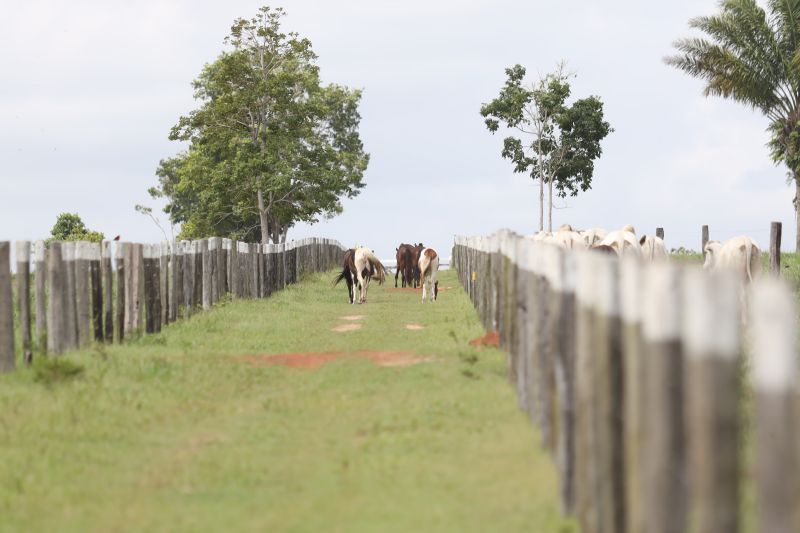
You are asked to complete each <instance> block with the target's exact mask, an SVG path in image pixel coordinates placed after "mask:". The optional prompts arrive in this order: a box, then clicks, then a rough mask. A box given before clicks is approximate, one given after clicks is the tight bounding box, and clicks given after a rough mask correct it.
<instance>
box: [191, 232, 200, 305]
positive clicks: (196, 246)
mask: <svg viewBox="0 0 800 533" xmlns="http://www.w3.org/2000/svg"><path fill="white" fill-rule="evenodd" d="M192 250H193V253H194V305H195V306H196V307H202V306H203V254H202V253H201V250H200V241H192Z"/></svg>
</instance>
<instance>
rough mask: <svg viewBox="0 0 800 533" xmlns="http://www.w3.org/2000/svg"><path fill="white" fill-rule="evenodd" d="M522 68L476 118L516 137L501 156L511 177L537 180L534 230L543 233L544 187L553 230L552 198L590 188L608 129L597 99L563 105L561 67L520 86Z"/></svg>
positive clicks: (565, 79)
mask: <svg viewBox="0 0 800 533" xmlns="http://www.w3.org/2000/svg"><path fill="white" fill-rule="evenodd" d="M525 72H526V71H525V68H524V67H523V66H521V65H515V66H513V67H511V68H507V69H506V76H507V79H506V83H505V85H504V86H503V88H502V89H501V90H500V95H499V96H498V97H497V98H495V99H494V100H492V101H491V102H489V103H488V104H483V105H482V106H481V111H480V112H481V115H482V116H483V117H484V118H485V124H486V127H487V128H488V129H489V131H491V132H492V133H495V132H497V131H498V130H499V128H500V126H501V124H502V125H504V126H505V127H506V128H509V129H515V130H517V131H518V132H519V133H520V134H521V136H520V137H515V136H513V135H512V136H508V137H506V138H505V139H504V141H503V151H502V156H503V157H504V158H506V159H510V160H511V162H512V163H513V164H514V172H519V173H525V174H529V175H530V176H531V178H532V179H534V180H537V179H538V180H539V230H540V231H541V230H543V229H544V186H545V183H546V184H547V188H548V199H549V202H548V217H547V220H548V223H547V227H548V230H549V231H552V230H553V193H554V188H555V192H556V194H557V195H558V196H559V197H562V198H565V197H566V196H567V195H570V196H577V194H578V192H579V191H586V190H588V189H590V188H591V186H592V176H593V174H594V160H595V159H597V158H598V157H600V155H601V154H602V149H601V147H600V141H602V140H603V139H604V138H605V137H606V136H607V135H608V134H609V133H610V132H611V131H613V130H612V128H611V127H610V125H609V124H608V122H606V121H605V120H603V103H602V101H601V100H600V99H599V98H598V97H596V96H590V97H588V98H584V99H581V100H577V101H576V102H574V103H573V104H572V105H571V106H568V105H567V99H568V98H569V96H570V85H569V79H570V77H572V75H570V74H568V73H567V72H566V71H565V69H564V64H563V63H562V64H560V65H559V66H558V68H557V69H556V71H555V72H552V73H550V74H547V75H546V76H544V77H542V78H540V79H539V80H538V81H537V82H536V83H531V84H526V83H525V81H524V80H525Z"/></svg>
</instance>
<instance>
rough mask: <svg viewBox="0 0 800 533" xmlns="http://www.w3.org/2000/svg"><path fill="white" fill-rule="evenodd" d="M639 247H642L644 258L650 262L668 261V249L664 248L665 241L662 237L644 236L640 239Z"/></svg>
mask: <svg viewBox="0 0 800 533" xmlns="http://www.w3.org/2000/svg"><path fill="white" fill-rule="evenodd" d="M639 245H640V246H641V247H642V257H643V258H645V259H647V260H648V261H663V260H665V259H667V247H666V246H664V240H663V239H662V238H661V237H656V236H654V235H643V236H642V238H641V239H639Z"/></svg>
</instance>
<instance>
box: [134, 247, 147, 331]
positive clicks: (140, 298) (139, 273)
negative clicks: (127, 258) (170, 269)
mask: <svg viewBox="0 0 800 533" xmlns="http://www.w3.org/2000/svg"><path fill="white" fill-rule="evenodd" d="M132 271H133V272H132V273H133V282H134V287H133V290H132V293H133V296H134V301H133V325H134V329H135V330H136V332H137V333H139V334H141V332H142V330H143V329H144V321H145V310H144V308H145V277H144V245H143V244H141V243H134V244H133V265H132Z"/></svg>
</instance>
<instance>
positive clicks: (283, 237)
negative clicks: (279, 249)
mask: <svg viewBox="0 0 800 533" xmlns="http://www.w3.org/2000/svg"><path fill="white" fill-rule="evenodd" d="M288 234H289V224H286V225H285V226H283V228H282V229H281V242H286V236H287V235H288Z"/></svg>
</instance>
